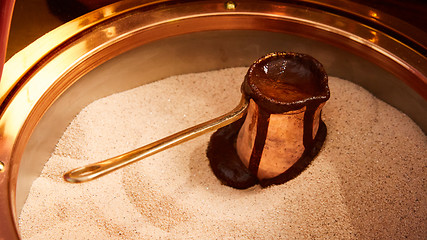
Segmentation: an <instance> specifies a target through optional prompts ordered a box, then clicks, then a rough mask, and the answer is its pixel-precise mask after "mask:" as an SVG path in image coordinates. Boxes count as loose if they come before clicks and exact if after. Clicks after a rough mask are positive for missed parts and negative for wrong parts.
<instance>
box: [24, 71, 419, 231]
mask: <svg viewBox="0 0 427 240" xmlns="http://www.w3.org/2000/svg"><path fill="white" fill-rule="evenodd" d="M246 71H247V68H232V69H225V70H220V71H213V72H207V73H201V74H189V75H183V76H174V77H170V78H167V79H165V80H162V81H158V82H155V83H152V84H149V85H145V86H142V87H139V88H136V89H133V90H130V91H127V92H123V93H119V94H115V95H112V96H109V97H107V98H103V99H100V100H98V101H96V102H94V103H92V104H90V105H89V106H87V107H86V108H85V109H83V110H82V112H81V113H80V114H79V115H78V116H77V117H76V118H75V119H74V121H73V122H72V123H71V125H70V126H69V127H68V129H67V130H66V132H65V133H64V135H63V137H62V138H61V139H60V141H59V143H58V145H57V148H56V150H55V151H54V153H53V154H52V157H51V158H50V159H49V161H48V162H47V164H46V166H45V167H44V170H43V172H42V174H41V176H40V177H39V178H38V179H37V180H36V181H35V182H34V183H33V186H32V188H31V191H30V194H29V196H28V199H27V202H26V204H25V205H24V208H23V210H22V212H21V216H20V219H19V225H20V230H21V234H22V237H23V239H227V238H228V239H313V238H317V239H401V238H405V237H408V238H409V239H422V238H425V236H427V226H426V224H427V217H426V216H427V203H426V198H425V196H427V188H426V170H427V168H426V162H427V137H426V136H425V135H424V133H423V132H422V131H421V130H420V129H419V127H418V126H417V125H415V123H413V122H412V121H411V120H410V119H409V118H408V117H407V116H405V115H404V114H402V113H400V112H399V111H397V110H396V109H394V108H392V107H390V106H389V105H387V104H385V103H384V102H382V101H380V100H377V99H376V98H374V97H373V96H372V95H371V94H370V93H368V92H367V91H366V90H364V89H362V88H361V87H359V86H357V85H354V84H353V83H350V82H348V81H344V80H340V79H338V78H334V77H330V80H329V85H330V89H331V99H330V100H329V101H328V102H327V104H326V106H325V107H324V110H323V115H322V117H323V120H324V121H325V123H326V125H327V127H328V136H327V139H326V142H325V144H324V146H323V149H322V150H321V152H320V153H319V155H318V156H317V158H315V160H314V161H313V162H312V164H311V165H310V166H309V167H308V168H307V169H306V171H304V172H303V173H302V174H301V175H300V176H298V177H297V178H295V179H294V180H292V181H290V182H288V183H286V184H284V185H279V186H271V187H269V188H266V189H262V188H260V187H252V188H250V189H247V190H236V189H232V188H229V187H226V186H223V185H221V184H220V182H219V181H218V180H217V179H216V178H215V176H214V175H213V174H212V173H211V170H210V168H209V164H208V160H207V158H206V156H205V150H206V147H207V143H208V140H209V137H210V135H209V134H207V135H204V136H201V137H199V138H196V139H194V140H191V141H189V142H187V143H184V144H182V145H179V146H177V147H174V148H172V149H169V150H167V151H165V152H162V153H159V154H157V155H155V156H152V157H149V158H147V159H145V160H142V161H140V162H138V163H135V164H133V165H130V166H128V167H126V168H124V169H122V170H119V171H117V172H114V173H112V174H110V175H107V176H105V177H102V178H99V179H97V180H94V181H92V182H87V183H83V184H70V183H67V182H65V181H64V180H63V179H62V174H63V173H64V172H66V171H68V170H70V169H72V168H74V167H78V166H81V165H84V164H87V163H91V162H96V161H99V160H103V159H105V158H108V157H112V156H115V155H118V154H120V153H123V152H126V151H129V150H132V149H134V148H137V147H140V146H142V145H144V144H147V143H149V142H151V141H154V140H157V139H159V138H161V137H164V136H167V135H169V134H171V133H174V132H177V131H179V130H182V129H184V128H187V127H189V126H192V125H194V124H197V123H200V122H203V121H205V120H208V119H211V118H213V117H216V116H219V115H220V114H222V113H225V112H228V111H229V110H231V109H232V108H234V106H235V105H236V104H237V103H238V101H239V99H240V92H239V89H240V84H241V82H242V80H243V76H244V75H245V73H246Z"/></svg>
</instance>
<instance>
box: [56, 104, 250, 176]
mask: <svg viewBox="0 0 427 240" xmlns="http://www.w3.org/2000/svg"><path fill="white" fill-rule="evenodd" d="M247 107H248V101H247V99H246V98H245V97H244V96H242V99H241V100H240V103H239V104H238V105H237V106H236V107H235V108H234V109H233V110H232V111H230V112H229V113H226V114H224V115H222V116H220V117H217V118H215V119H212V120H209V121H207V122H204V123H201V124H199V125H196V126H193V127H190V128H188V129H185V130H183V131H180V132H177V133H175V134H172V135H170V136H168V137H165V138H163V139H160V140H157V141H155V142H153V143H150V144H148V145H145V146H143V147H140V148H137V149H135V150H132V151H130V152H127V153H124V154H122V155H119V156H116V157H113V158H110V159H107V160H104V161H101V162H97V163H93V164H89V165H86V166H83V167H79V168H76V169H73V170H71V171H69V172H67V173H65V174H64V179H65V181H67V182H70V183H80V182H86V181H90V180H93V179H95V178H98V177H101V176H104V175H106V174H108V173H110V172H112V171H114V170H117V169H119V168H122V167H124V166H126V165H128V164H131V163H133V162H136V161H139V160H141V159H143V158H146V157H148V156H151V155H153V154H155V153H158V152H160V151H163V150H165V149H167V148H170V147H173V146H175V145H178V144H180V143H182V142H185V141H188V140H190V139H193V138H195V137H198V136H200V135H202V134H204V133H206V132H208V131H213V130H216V129H218V128H221V127H224V126H226V125H228V124H230V123H232V122H235V121H237V120H238V119H240V118H241V117H242V116H243V115H244V113H245V112H246V109H247Z"/></svg>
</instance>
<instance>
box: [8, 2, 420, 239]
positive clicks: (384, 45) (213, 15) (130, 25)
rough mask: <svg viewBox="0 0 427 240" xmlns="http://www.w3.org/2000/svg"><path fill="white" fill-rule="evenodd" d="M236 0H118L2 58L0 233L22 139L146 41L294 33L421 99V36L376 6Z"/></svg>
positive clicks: (11, 234) (13, 234) (11, 223)
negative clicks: (207, 34) (368, 65)
mask: <svg viewBox="0 0 427 240" xmlns="http://www.w3.org/2000/svg"><path fill="white" fill-rule="evenodd" d="M234 2H235V3H236V4H235V8H234V9H233V8H229V7H226V5H225V2H218V1H190V2H185V3H182V2H180V1H154V2H148V1H143V2H141V1H135V0H133V1H124V2H118V3H115V4H113V5H109V6H106V7H104V8H101V9H98V10H95V11H94V12H91V13H89V14H87V15H84V16H82V17H80V18H77V19H75V20H73V21H71V22H69V23H67V24H64V25H63V26H61V27H59V28H57V29H55V30H54V31H52V32H50V33H48V34H46V35H44V36H43V37H42V38H40V39H38V40H37V41H35V42H34V43H32V44H31V45H29V46H28V47H26V48H25V49H24V50H22V51H21V52H19V53H18V54H16V55H14V56H13V57H12V58H11V59H10V60H9V61H8V62H7V63H6V64H5V68H4V72H3V76H2V78H1V81H0V152H1V155H0V162H1V163H2V165H3V170H2V171H1V172H0V202H1V203H2V204H1V205H0V226H1V229H2V230H1V232H0V239H8V240H9V239H18V238H19V233H18V229H17V226H16V211H15V193H16V182H17V173H18V170H19V165H20V160H21V157H22V154H23V151H24V149H25V147H26V143H27V141H28V139H29V138H30V136H31V134H32V131H33V129H34V128H35V126H36V125H37V123H38V121H39V120H40V119H41V117H42V116H43V114H44V113H45V112H46V110H47V109H48V108H49V107H50V106H51V104H52V103H53V102H54V101H55V100H56V99H57V98H58V97H59V96H60V95H61V94H62V93H63V92H64V91H65V90H66V89H67V88H69V87H70V86H71V85H73V84H74V83H75V82H76V81H77V80H78V79H79V78H80V77H81V76H83V75H85V74H86V73H88V72H89V71H90V70H92V69H93V68H95V67H96V66H98V65H100V64H101V63H103V62H106V61H107V60H108V59H111V58H113V57H115V56H117V55H118V54H120V53H123V52H125V51H127V50H130V49H133V48H135V47H137V46H140V45H143V44H146V43H149V42H153V41H156V40H159V39H164V38H168V37H171V36H177V35H182V34H187V33H193V32H202V31H212V30H237V29H240V30H245V29H247V30H262V31H269V32H278V33H292V34H294V35H298V36H302V37H305V38H310V39H315V40H318V41H323V42H327V43H329V44H331V45H334V46H337V47H339V48H342V49H345V50H346V51H348V52H351V53H354V54H356V55H358V56H362V57H363V58H366V59H368V60H369V61H371V62H374V63H375V64H377V65H378V66H380V67H381V68H383V69H385V70H386V71H388V72H390V73H392V74H393V75H395V76H397V77H398V78H399V79H401V80H402V81H404V82H405V83H406V84H407V85H409V86H410V87H411V88H412V89H414V90H415V91H416V92H418V94H419V95H420V96H422V97H423V98H424V99H427V87H426V86H427V58H426V56H425V55H423V54H422V53H420V51H419V50H420V49H425V45H423V44H425V42H423V41H418V40H414V39H415V38H409V37H408V38H406V37H405V36H407V35H406V34H398V35H399V38H406V40H407V41H408V42H415V45H416V46H418V47H410V46H409V45H408V44H403V43H402V42H401V41H398V40H396V38H395V37H394V36H392V35H390V34H394V33H402V32H405V31H404V30H405V29H402V30H401V29H396V31H388V30H390V29H392V30H393V26H398V27H399V26H406V25H405V24H400V23H398V24H385V25H386V26H387V29H388V30H387V33H385V32H384V31H381V30H378V29H377V28H375V26H379V25H381V24H382V23H383V21H382V20H387V19H388V18H386V17H385V16H383V15H382V13H380V12H377V13H376V14H377V15H376V16H377V17H376V18H375V21H377V22H378V24H377V25H375V26H373V27H371V26H368V25H366V24H361V23H360V22H359V21H357V20H353V19H351V16H354V14H349V15H347V16H340V15H339V14H336V13H334V14H331V13H328V12H327V11H325V10H319V9H316V7H315V6H314V7H313V6H311V7H310V6H309V7H301V6H298V5H295V4H288V3H283V2H275V1H268V2H263V3H260V2H258V1H234ZM307 2H308V1H307ZM319 2H321V3H322V2H324V3H327V1H319ZM316 3H318V2H316ZM359 7H360V6H359ZM361 9H363V8H355V9H351V8H348V7H346V6H342V9H341V10H340V11H341V12H347V13H357V14H360V15H363V16H365V14H366V11H368V10H366V9H365V10H364V11H362V10H361ZM349 16H350V17H349ZM378 16H379V17H378ZM393 21H394V20H393ZM385 22H387V21H385ZM390 25H392V27H389V26H390ZM382 26H384V25H382ZM380 28H381V27H380ZM411 33H412V34H411V36H425V33H422V32H421V33H419V32H417V31H416V30H413V31H411ZM417 39H419V38H417ZM422 39H425V38H423V37H422ZM417 49H418V50H417Z"/></svg>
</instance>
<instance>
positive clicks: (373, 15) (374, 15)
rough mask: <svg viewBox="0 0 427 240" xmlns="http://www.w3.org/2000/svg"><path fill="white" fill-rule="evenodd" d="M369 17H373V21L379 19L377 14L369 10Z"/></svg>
mask: <svg viewBox="0 0 427 240" xmlns="http://www.w3.org/2000/svg"><path fill="white" fill-rule="evenodd" d="M369 16H371V17H373V18H375V19H379V18H380V17H379V16H378V13H376V12H374V11H372V10H369Z"/></svg>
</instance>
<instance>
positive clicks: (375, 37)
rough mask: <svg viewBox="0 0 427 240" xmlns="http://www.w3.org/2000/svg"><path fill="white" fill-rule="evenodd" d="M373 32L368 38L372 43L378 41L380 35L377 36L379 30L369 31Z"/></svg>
mask: <svg viewBox="0 0 427 240" xmlns="http://www.w3.org/2000/svg"><path fill="white" fill-rule="evenodd" d="M369 32H370V33H371V34H372V37H371V38H369V39H368V40H369V41H370V42H372V43H378V36H377V32H374V31H369Z"/></svg>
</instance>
